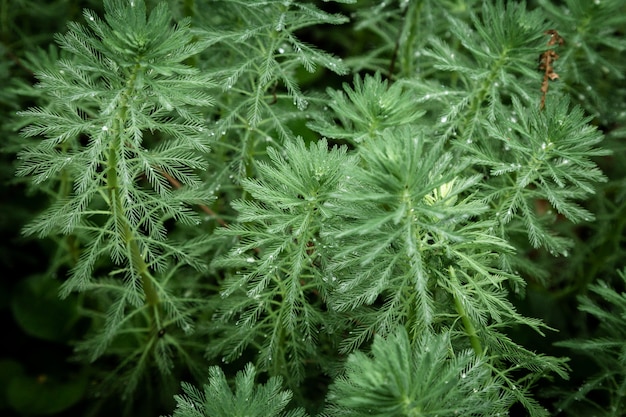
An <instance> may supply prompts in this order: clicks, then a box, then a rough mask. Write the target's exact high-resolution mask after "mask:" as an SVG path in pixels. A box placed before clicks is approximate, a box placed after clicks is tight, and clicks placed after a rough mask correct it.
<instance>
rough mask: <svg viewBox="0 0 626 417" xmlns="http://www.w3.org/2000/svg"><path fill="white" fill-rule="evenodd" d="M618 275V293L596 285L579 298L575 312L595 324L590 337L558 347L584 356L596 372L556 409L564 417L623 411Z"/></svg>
mask: <svg viewBox="0 0 626 417" xmlns="http://www.w3.org/2000/svg"><path fill="white" fill-rule="evenodd" d="M618 275H619V284H618V287H619V288H620V289H621V292H620V291H618V290H617V289H616V288H615V286H609V285H608V284H607V283H606V282H603V281H600V282H598V283H596V284H593V285H590V286H589V290H590V292H591V294H589V295H585V296H581V297H579V302H580V305H579V309H580V310H581V311H583V312H585V313H587V314H588V315H589V316H592V317H593V319H595V320H597V321H598V323H599V325H598V327H597V329H596V330H595V331H594V334H593V337H592V338H588V339H584V340H569V341H565V342H559V343H558V345H560V346H564V347H568V348H570V349H574V350H575V351H577V352H579V353H580V354H582V355H585V356H588V357H589V360H590V361H592V362H593V363H594V364H595V365H596V369H597V372H596V373H594V374H593V375H592V376H591V377H590V378H588V380H587V381H585V382H584V383H583V384H582V385H581V386H580V387H579V388H578V390H577V391H575V392H574V393H571V394H569V395H567V396H566V397H565V399H564V400H562V401H560V403H559V405H558V407H559V408H558V409H559V411H565V412H566V413H567V415H572V416H575V415H580V414H581V413H585V414H589V415H591V414H595V415H598V416H607V417H608V416H611V417H618V416H623V415H624V412H625V410H626V372H625V371H624V370H625V369H626V352H625V350H624V346H625V341H626V326H624V321H623V317H624V316H625V315H626V292H624V285H625V284H626V271H618ZM560 394H561V395H563V393H560ZM583 410H584V411H583Z"/></svg>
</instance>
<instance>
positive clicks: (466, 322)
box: [449, 267, 483, 356]
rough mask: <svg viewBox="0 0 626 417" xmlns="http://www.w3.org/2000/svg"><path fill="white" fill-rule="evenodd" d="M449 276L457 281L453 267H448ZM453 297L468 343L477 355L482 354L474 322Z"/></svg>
mask: <svg viewBox="0 0 626 417" xmlns="http://www.w3.org/2000/svg"><path fill="white" fill-rule="evenodd" d="M449 270H450V277H451V278H452V280H454V281H455V282H458V279H457V277H456V272H455V271H454V268H453V267H450V269H449ZM453 297H454V307H455V308H456V312H457V313H458V314H459V317H461V322H462V323H463V327H464V328H465V333H467V337H469V340H470V344H471V345H472V349H474V352H475V353H476V355H477V356H482V354H483V346H482V344H481V343H480V339H479V338H478V334H477V333H476V328H475V327H474V323H472V321H471V320H470V318H469V317H468V316H467V313H466V312H465V307H463V303H462V302H461V300H460V299H459V297H457V296H456V295H455V296H453Z"/></svg>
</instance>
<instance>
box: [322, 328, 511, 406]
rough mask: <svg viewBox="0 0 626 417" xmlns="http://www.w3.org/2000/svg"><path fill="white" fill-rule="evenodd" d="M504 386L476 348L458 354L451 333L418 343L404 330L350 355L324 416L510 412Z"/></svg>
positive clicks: (420, 339)
mask: <svg viewBox="0 0 626 417" xmlns="http://www.w3.org/2000/svg"><path fill="white" fill-rule="evenodd" d="M503 385H504V383H503V381H502V380H500V379H499V378H497V377H493V376H492V375H491V372H490V369H489V367H488V366H487V365H486V364H485V363H484V362H483V360H481V359H479V358H477V357H476V356H475V355H474V354H473V352H471V351H467V350H466V351H460V352H454V351H453V348H452V344H451V341H450V334H449V333H442V334H439V335H435V334H432V333H424V334H422V335H421V336H419V337H418V338H417V339H414V340H413V341H412V340H411V339H410V338H409V336H408V334H407V332H406V331H405V330H404V329H399V330H395V331H393V332H392V333H391V334H390V335H389V336H388V337H387V338H382V337H380V336H376V338H375V339H374V343H373V345H372V352H371V355H366V354H365V353H362V352H354V353H352V354H351V355H350V356H349V357H348V360H347V363H346V371H345V375H342V376H340V377H338V378H337V379H336V380H335V382H334V383H333V385H331V387H330V392H329V395H328V401H329V405H328V406H327V409H326V410H325V413H324V414H323V415H324V416H327V417H340V416H346V417H347V416H354V417H357V416H380V417H384V416H406V417H410V416H421V415H428V416H434V415H438V416H442V417H444V416H464V415H471V416H498V415H502V416H504V415H507V414H508V409H509V408H510V406H511V404H512V403H513V402H514V400H513V397H512V395H510V393H508V392H507V391H506V390H504V389H503V388H504V387H503Z"/></svg>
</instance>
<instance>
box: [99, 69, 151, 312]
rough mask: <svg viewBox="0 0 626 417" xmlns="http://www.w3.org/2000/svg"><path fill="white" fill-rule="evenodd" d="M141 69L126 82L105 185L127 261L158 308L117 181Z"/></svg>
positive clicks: (146, 300)
mask: <svg viewBox="0 0 626 417" xmlns="http://www.w3.org/2000/svg"><path fill="white" fill-rule="evenodd" d="M140 70H141V68H140V66H139V65H135V67H134V68H133V72H132V74H131V76H130V78H129V80H128V82H127V89H126V91H125V92H124V94H122V98H121V100H120V106H119V110H118V113H117V117H116V118H115V120H114V126H113V129H112V132H111V135H112V136H113V138H112V140H111V142H110V144H109V155H108V159H107V164H108V168H107V171H106V183H107V188H108V190H109V197H110V205H111V210H112V212H113V216H114V217H115V222H116V223H117V225H118V230H120V231H121V235H122V236H121V237H122V241H123V242H124V243H125V245H126V247H127V249H128V252H129V256H128V261H129V263H130V267H131V268H132V269H134V270H135V272H136V273H137V275H139V277H141V284H142V285H141V286H142V288H143V292H144V296H145V303H146V304H147V305H149V306H157V305H158V304H159V295H158V293H157V291H156V289H155V288H154V285H153V283H152V279H153V278H152V276H151V274H150V271H149V268H148V265H147V264H146V261H145V260H144V258H143V255H142V254H141V248H140V247H139V244H138V243H137V240H136V239H135V233H134V231H133V229H132V227H131V225H130V223H129V221H128V217H127V216H126V213H125V210H124V205H123V203H122V196H121V195H120V192H119V181H118V168H117V166H118V163H119V159H118V157H119V155H120V154H123V150H122V147H123V146H124V144H123V137H124V126H125V124H126V123H125V122H126V113H127V107H128V104H127V103H128V97H130V95H131V92H132V90H133V89H134V84H135V80H136V79H137V73H138V72H139V71H140Z"/></svg>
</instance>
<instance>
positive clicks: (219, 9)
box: [198, 0, 352, 178]
mask: <svg viewBox="0 0 626 417" xmlns="http://www.w3.org/2000/svg"><path fill="white" fill-rule="evenodd" d="M336 2H337V1H336ZM350 2H352V1H349V0H348V1H346V0H341V1H338V3H350ZM198 17H199V18H201V19H199V27H200V29H199V33H200V35H201V36H202V37H203V38H207V39H209V41H210V43H211V45H212V47H211V52H210V54H211V56H210V59H209V60H205V62H206V65H207V67H206V68H205V70H206V71H210V72H211V73H212V74H214V77H215V79H216V81H217V83H218V84H219V86H220V87H221V88H222V94H221V95H220V96H219V97H218V100H217V103H216V108H217V111H218V112H219V114H220V117H219V118H218V120H217V123H216V125H215V127H214V128H213V134H214V135H215V137H216V138H219V139H220V140H219V142H218V143H217V146H216V149H215V150H216V152H219V153H220V154H222V153H223V154H224V155H227V157H226V158H225V159H227V160H228V161H230V164H229V166H228V167H227V168H226V169H227V170H228V171H229V173H230V174H233V171H234V175H235V176H237V177H239V178H244V177H246V176H249V175H253V174H254V165H255V161H256V158H255V156H256V155H257V154H259V153H263V152H264V148H265V147H266V146H267V145H268V142H269V144H271V143H272V142H274V141H275V140H276V139H280V140H283V139H291V140H293V139H294V135H293V133H292V129H291V128H290V126H292V125H293V123H294V122H295V121H297V120H299V119H300V120H304V118H305V114H304V113H303V111H304V110H305V109H307V110H308V111H307V112H308V113H311V112H312V111H314V110H312V108H310V107H309V104H312V103H315V102H316V101H320V98H319V97H315V96H310V95H309V94H307V93H306V92H304V91H302V90H301V88H300V83H299V78H301V77H299V72H301V71H302V69H304V70H305V71H306V72H309V73H314V72H316V71H317V73H323V72H324V71H326V70H327V71H331V72H333V73H336V74H345V73H346V72H347V67H346V66H345V64H344V63H343V62H342V60H341V59H340V58H338V57H336V56H334V55H332V54H330V53H328V52H325V51H323V50H321V49H319V48H317V47H315V46H313V45H310V44H309V43H307V42H305V41H302V40H301V39H299V37H298V35H297V34H298V32H303V31H306V30H307V28H310V27H312V26H314V25H340V24H342V23H345V22H347V18H346V17H345V16H342V15H340V14H333V13H328V12H325V11H323V10H321V9H320V8H318V7H317V6H316V5H315V4H314V3H312V2H301V1H292V0H288V1H282V0H270V1H261V2H256V1H245V0H244V1H239V0H235V1H233V0H227V1H223V0H211V1H208V2H207V7H206V8H205V9H204V10H202V9H200V10H198ZM308 117H310V116H308ZM233 143H236V144H238V145H237V146H233ZM223 159H224V158H223ZM233 168H234V169H233Z"/></svg>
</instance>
